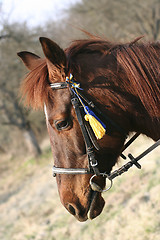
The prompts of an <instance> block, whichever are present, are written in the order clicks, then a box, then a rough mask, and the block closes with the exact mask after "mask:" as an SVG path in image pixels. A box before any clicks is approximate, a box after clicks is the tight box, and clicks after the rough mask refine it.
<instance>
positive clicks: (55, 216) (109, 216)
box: [0, 137, 160, 240]
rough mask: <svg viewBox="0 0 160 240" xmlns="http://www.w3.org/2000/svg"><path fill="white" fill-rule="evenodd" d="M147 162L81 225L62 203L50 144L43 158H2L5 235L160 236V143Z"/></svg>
mask: <svg viewBox="0 0 160 240" xmlns="http://www.w3.org/2000/svg"><path fill="white" fill-rule="evenodd" d="M152 143H153V142H152V141H149V140H146V138H144V137H143V138H142V137H141V138H140V139H139V140H136V142H135V143H134V144H133V146H132V147H130V151H131V152H132V153H134V155H135V156H137V155H138V154H139V153H141V152H142V150H144V149H145V148H146V147H148V146H150V145H151V144H152ZM122 163H124V162H123V161H122V162H120V163H119V165H121V164H122ZM141 163H142V170H138V169H137V168H135V167H133V169H131V170H129V172H128V173H125V174H124V175H123V176H119V177H118V178H117V179H115V180H114V185H113V187H112V189H111V190H110V191H108V192H106V193H105V194H104V198H105V201H106V205H105V208H104V210H103V212H102V214H101V215H100V216H99V217H97V218H96V219H95V220H92V221H90V220H88V221H87V222H84V223H80V222H78V221H77V220H76V219H75V218H74V217H73V216H71V215H70V214H69V213H68V212H67V211H66V210H65V209H64V207H63V206H62V205H61V203H60V200H59V196H58V192H57V186H56V181H55V179H54V178H53V177H52V164H53V160H52V156H51V153H50V150H49V149H48V147H45V151H44V154H43V156H42V157H41V158H39V159H37V160H36V159H27V160H24V159H7V158H6V159H5V158H2V160H1V166H0V174H1V180H0V239H1V240H33V239H35V240H55V239H56V240H62V239H63V240H81V239H87V240H91V239H92V240H97V239H103V240H122V239H123V240H132V239H134V240H152V239H154V240H159V239H160V147H159V149H158V148H157V149H156V150H155V151H154V152H152V153H150V154H149V155H148V156H147V157H145V158H144V159H143V160H141ZM117 167H118V166H116V168H117Z"/></svg>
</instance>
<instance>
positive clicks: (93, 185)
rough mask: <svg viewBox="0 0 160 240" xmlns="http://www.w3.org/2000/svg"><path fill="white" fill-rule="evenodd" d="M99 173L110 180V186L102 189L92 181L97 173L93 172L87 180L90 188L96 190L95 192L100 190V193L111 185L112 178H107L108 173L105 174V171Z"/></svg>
mask: <svg viewBox="0 0 160 240" xmlns="http://www.w3.org/2000/svg"><path fill="white" fill-rule="evenodd" d="M100 175H102V176H103V177H105V178H106V179H108V180H109V181H110V186H109V187H108V188H105V189H102V188H101V187H100V186H99V185H98V184H96V183H94V182H93V181H92V180H93V179H94V177H97V175H96V174H94V175H93V176H92V177H91V178H90V180H89V183H90V185H91V188H92V190H93V191H97V192H101V193H103V192H107V191H108V190H110V189H111V187H112V179H109V178H108V174H106V173H100Z"/></svg>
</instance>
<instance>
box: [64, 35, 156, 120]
mask: <svg viewBox="0 0 160 240" xmlns="http://www.w3.org/2000/svg"><path fill="white" fill-rule="evenodd" d="M141 38H142V37H138V38H136V39H135V40H133V41H132V42H129V43H124V44H122V43H120V44H119V43H112V42H110V41H107V40H103V39H100V38H98V39H96V38H92V39H89V40H78V41H74V42H73V44H72V45H71V46H70V47H69V48H68V49H66V54H67V57H68V67H69V68H71V69H74V70H77V69H78V70H79V71H81V69H80V66H77V63H76V64H75V62H74V61H75V59H76V56H77V55H78V54H82V53H87V54H89V53H94V52H98V53H101V54H102V56H104V57H106V56H107V55H109V54H112V55H113V56H114V59H116V61H117V62H116V68H114V70H112V69H108V72H109V76H113V78H112V77H110V78H109V79H108V78H107V80H106V84H107V81H113V82H112V86H114V85H115V79H116V84H119V85H121V90H122V91H123V92H124V91H125V90H126V91H127V92H128V91H129V92H130V93H131V94H133V92H134V94H133V95H135V93H136V95H137V96H138V97H139V99H140V101H141V102H142V104H143V106H144V107H145V109H146V110H147V111H148V113H149V115H151V116H153V117H155V116H159V115H160V110H159V105H160V80H159V76H160V64H159V56H158V53H157V52H158V51H159V52H160V44H159V43H152V42H147V43H145V42H140V43H139V42H138V41H139V40H140V39H141ZM105 60H106V61H107V59H106V58H105ZM76 68H77V69H76ZM120 70H121V72H122V71H123V74H120ZM106 71H107V70H106ZM111 71H114V72H111ZM115 75H116V77H115ZM125 76H126V77H125ZM122 87H123V89H122ZM109 91H110V90H109ZM109 95H112V96H109ZM107 97H110V98H111V99H112V100H113V99H116V100H117V97H116V96H115V93H113V92H111V91H110V92H109V94H107ZM122 101H123V102H124V99H123V100H122ZM116 104H117V102H116ZM121 107H123V108H124V106H122V105H121Z"/></svg>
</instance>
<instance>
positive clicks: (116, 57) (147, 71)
mask: <svg viewBox="0 0 160 240" xmlns="http://www.w3.org/2000/svg"><path fill="white" fill-rule="evenodd" d="M138 40H139V38H137V39H136V40H134V41H133V42H130V43H126V44H118V43H112V42H109V41H106V40H103V39H100V38H96V37H92V38H90V39H86V40H77V41H74V42H73V43H72V44H71V45H70V46H69V47H68V48H67V49H65V50H63V49H62V48H60V47H59V46H58V45H57V44H56V43H55V42H53V41H51V40H50V39H47V38H40V43H41V45H42V49H43V52H44V55H45V58H40V57H39V56H37V55H35V54H33V53H30V52H26V51H25V52H20V53H18V56H19V57H20V58H21V59H22V61H23V62H24V64H25V65H26V67H27V68H28V69H29V70H30V72H29V74H28V75H27V76H26V78H25V80H24V82H23V84H22V88H21V89H22V97H25V99H26V104H28V105H31V106H32V107H33V108H34V109H37V108H41V109H43V108H44V105H45V113H46V122H47V128H48V132H49V136H50V142H51V148H52V152H53V158H54V164H55V166H56V167H57V168H64V169H78V168H81V169H82V168H83V169H86V168H87V167H88V155H87V151H86V143H85V141H84V138H83V134H82V131H81V128H80V125H79V122H78V119H77V115H76V112H75V109H74V107H73V106H72V104H71V96H72V94H71V91H70V86H69V85H68V88H66V87H64V88H63V83H65V82H66V77H69V75H70V73H71V74H72V75H73V77H74V81H76V82H78V83H80V86H81V88H82V89H83V90H82V93H84V95H85V96H86V97H87V99H89V100H90V101H92V102H93V103H94V104H95V105H96V106H97V109H98V110H100V111H101V112H103V114H104V115H106V116H107V117H108V119H109V120H111V121H108V122H107V123H106V134H105V135H104V136H103V138H102V139H99V140H98V144H99V147H100V149H99V150H96V149H95V150H94V154H95V156H96V159H97V162H98V169H99V171H100V172H102V173H104V172H105V173H108V174H109V173H110V172H111V169H112V167H113V166H114V165H115V164H116V162H117V161H118V158H119V156H120V154H121V151H122V148H123V146H124V142H125V138H126V135H128V134H129V133H131V132H139V133H142V134H145V135H146V136H148V137H150V138H152V139H153V140H155V141H156V140H158V139H159V138H160V80H159V78H160V63H159V62H160V61H159V58H160V44H159V43H144V42H138ZM55 83H58V84H60V87H59V88H57V89H52V88H51V84H53V85H54V86H55ZM64 85H65V84H64ZM113 123H115V125H114V124H113ZM115 126H119V128H120V129H122V132H121V131H119V130H118V128H117V127H115ZM123 132H125V134H123ZM89 173H90V174H62V173H61V174H57V175H56V180H57V185H58V190H59V195H60V200H61V202H62V204H63V205H64V207H65V208H66V209H67V210H68V211H69V212H70V213H71V214H73V215H74V216H75V217H76V218H77V219H78V220H79V221H85V220H87V218H88V217H87V214H88V212H89V217H90V218H91V219H93V218H95V217H97V216H98V215H99V214H100V213H101V212H102V210H103V207H104V199H103V198H102V196H101V192H98V191H96V192H95V194H93V190H92V189H91V186H90V183H89V182H90V178H91V177H92V176H93V173H91V172H89ZM95 182H96V183H97V184H99V186H101V188H104V186H105V179H104V177H103V176H98V177H96V179H95Z"/></svg>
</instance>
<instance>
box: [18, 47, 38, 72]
mask: <svg viewBox="0 0 160 240" xmlns="http://www.w3.org/2000/svg"><path fill="white" fill-rule="evenodd" d="M17 55H18V56H19V57H20V58H21V59H22V61H23V63H24V65H25V66H26V67H27V68H28V69H29V70H33V69H35V68H36V67H37V65H39V64H40V62H41V58H40V57H39V56H37V55H36V54H34V53H31V52H26V51H24V52H19V53H17Z"/></svg>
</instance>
